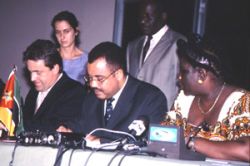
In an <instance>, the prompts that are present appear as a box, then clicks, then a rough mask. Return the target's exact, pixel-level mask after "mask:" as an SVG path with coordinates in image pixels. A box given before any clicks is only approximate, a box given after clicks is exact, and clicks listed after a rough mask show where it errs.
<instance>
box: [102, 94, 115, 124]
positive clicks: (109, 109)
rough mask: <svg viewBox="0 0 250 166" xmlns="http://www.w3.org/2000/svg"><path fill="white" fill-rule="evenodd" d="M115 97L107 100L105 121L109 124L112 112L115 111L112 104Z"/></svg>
mask: <svg viewBox="0 0 250 166" xmlns="http://www.w3.org/2000/svg"><path fill="white" fill-rule="evenodd" d="M114 100H115V99H114V98H113V97H112V98H109V99H107V102H106V113H105V116H104V118H105V123H106V124H107V123H108V121H109V119H110V117H111V114H112V113H113V106H112V102H113V101H114Z"/></svg>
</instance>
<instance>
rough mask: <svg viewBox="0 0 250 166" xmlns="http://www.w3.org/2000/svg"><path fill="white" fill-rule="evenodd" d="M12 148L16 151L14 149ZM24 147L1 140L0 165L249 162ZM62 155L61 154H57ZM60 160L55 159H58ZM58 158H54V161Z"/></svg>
mask: <svg viewBox="0 0 250 166" xmlns="http://www.w3.org/2000/svg"><path fill="white" fill-rule="evenodd" d="M14 149H15V150H14ZM61 152H62V149H61V148H57V147H47V146H23V145H17V146H15V143H13V142H12V143H6V142H0V166H8V165H13V166H31V165H32V166H53V165H56V166H84V165H85V166H99V165H100V166H108V165H110V166H118V165H121V166H134V165H139V166H167V165H169V166H232V165H235V166H241V165H242V166H249V163H245V162H238V161H227V160H215V159H211V158H207V159H206V160H205V161H191V160H179V159H170V158H163V157H158V156H157V157H153V156H148V155H128V156H127V155H124V154H123V153H118V152H108V151H96V152H93V151H91V150H87V149H85V150H83V149H68V150H67V151H65V152H64V153H61ZM60 154H61V155H60ZM58 158H59V159H61V160H57V159H58ZM56 160H57V161H56ZM55 163H56V164H55Z"/></svg>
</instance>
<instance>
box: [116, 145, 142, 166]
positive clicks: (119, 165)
mask: <svg viewBox="0 0 250 166" xmlns="http://www.w3.org/2000/svg"><path fill="white" fill-rule="evenodd" d="M134 154H138V150H137V149H136V150H131V151H127V152H126V151H125V153H124V155H123V156H122V157H121V159H120V161H119V163H118V166H121V164H122V162H123V160H124V158H125V157H127V156H131V155H134Z"/></svg>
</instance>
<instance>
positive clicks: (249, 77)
mask: <svg viewBox="0 0 250 166" xmlns="http://www.w3.org/2000/svg"><path fill="white" fill-rule="evenodd" d="M139 1H140V0H134V1H125V10H124V26H123V33H122V34H123V35H122V36H123V38H122V47H123V48H126V46H127V44H128V42H129V41H131V40H133V39H135V38H136V37H138V36H140V35H141V32H140V29H139V24H138V22H139V21H138V4H139ZM169 2H170V5H171V7H170V9H171V10H170V11H169V12H168V25H169V27H171V28H172V29H174V30H175V31H177V32H180V33H182V34H183V35H185V36H187V35H189V34H190V33H192V30H193V20H194V19H193V18H194V10H195V2H196V0H170V1H169ZM206 11H207V12H206V20H205V23H206V25H205V33H204V35H207V36H210V37H212V38H216V39H217V41H218V42H219V44H220V46H221V48H222V49H223V50H224V52H225V54H224V63H225V65H226V66H227V67H228V74H229V75H230V76H231V77H230V78H229V79H228V82H230V83H231V84H233V85H237V86H240V87H243V88H246V89H248V90H250V0H208V3H207V10H206Z"/></svg>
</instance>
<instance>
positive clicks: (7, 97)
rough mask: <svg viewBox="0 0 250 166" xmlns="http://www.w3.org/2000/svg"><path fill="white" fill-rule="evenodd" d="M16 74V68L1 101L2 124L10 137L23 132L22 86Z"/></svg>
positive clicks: (0, 116) (0, 117)
mask: <svg viewBox="0 0 250 166" xmlns="http://www.w3.org/2000/svg"><path fill="white" fill-rule="evenodd" d="M15 72H16V67H14V68H13V70H12V71H11V73H10V75H9V78H8V80H7V82H6V84H5V88H4V91H3V94H2V97H1V101H0V122H1V123H2V124H4V126H5V127H6V129H7V132H8V136H14V135H18V134H19V133H20V132H22V131H23V120H22V110H21V105H20V104H21V96H20V86H19V84H18V80H17V78H16V75H15Z"/></svg>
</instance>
